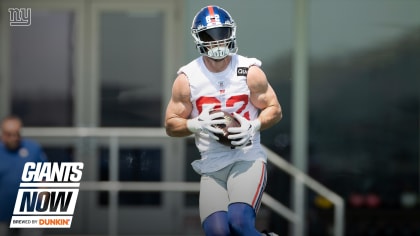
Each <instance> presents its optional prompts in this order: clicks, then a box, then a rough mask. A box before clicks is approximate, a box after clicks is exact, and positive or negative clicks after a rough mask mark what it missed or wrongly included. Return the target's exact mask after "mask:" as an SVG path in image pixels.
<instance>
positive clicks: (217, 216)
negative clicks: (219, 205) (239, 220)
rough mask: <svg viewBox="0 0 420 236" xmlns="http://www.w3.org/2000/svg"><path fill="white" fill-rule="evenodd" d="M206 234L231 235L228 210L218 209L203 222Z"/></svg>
mask: <svg viewBox="0 0 420 236" xmlns="http://www.w3.org/2000/svg"><path fill="white" fill-rule="evenodd" d="M203 229H204V233H205V234H206V236H229V235H230V230H229V224H228V215H227V212H226V211H218V212H215V213H213V214H211V215H209V216H208V217H207V218H206V219H205V220H204V222H203Z"/></svg>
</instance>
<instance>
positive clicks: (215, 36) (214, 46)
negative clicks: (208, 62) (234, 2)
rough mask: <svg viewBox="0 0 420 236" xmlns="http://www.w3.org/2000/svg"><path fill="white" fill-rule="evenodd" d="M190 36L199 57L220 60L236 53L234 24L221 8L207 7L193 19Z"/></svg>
mask: <svg viewBox="0 0 420 236" xmlns="http://www.w3.org/2000/svg"><path fill="white" fill-rule="evenodd" d="M191 34H192V36H193V38H194V42H195V44H196V46H197V50H198V52H199V53H200V54H201V55H204V56H207V57H210V58H212V59H215V60H220V59H223V58H225V57H227V56H228V55H230V54H235V53H236V52H237V51H238V47H237V46H236V24H235V21H234V20H233V19H232V17H231V16H230V14H229V13H228V12H227V11H226V10H224V9H223V8H221V7H218V6H214V5H213V6H207V7H204V8H202V9H201V10H200V11H199V12H198V13H197V14H196V15H195V17H194V20H193V22H192V26H191Z"/></svg>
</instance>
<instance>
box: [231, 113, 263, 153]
mask: <svg viewBox="0 0 420 236" xmlns="http://www.w3.org/2000/svg"><path fill="white" fill-rule="evenodd" d="M233 116H234V117H235V118H236V119H237V120H238V121H239V123H240V124H241V127H231V128H228V131H229V133H231V135H229V136H228V139H231V140H232V142H231V144H232V145H233V146H237V147H243V146H246V145H247V144H248V142H249V140H250V139H251V138H252V137H253V136H254V135H255V133H256V132H258V130H260V128H261V121H260V120H258V119H255V120H252V121H249V120H247V119H245V117H243V116H241V115H239V114H238V113H236V112H235V113H233Z"/></svg>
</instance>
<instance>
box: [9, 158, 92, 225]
mask: <svg viewBox="0 0 420 236" xmlns="http://www.w3.org/2000/svg"><path fill="white" fill-rule="evenodd" d="M83 166H84V164H83V163H82V162H62V163H57V162H28V163H26V164H25V167H24V169H23V173H22V182H21V184H20V189H19V191H18V194H17V197H16V203H15V208H14V210H13V217H12V220H11V221H10V228H70V226H71V222H72V219H73V213H74V208H75V206H76V201H77V196H78V194H79V186H80V180H81V179H82V170H83Z"/></svg>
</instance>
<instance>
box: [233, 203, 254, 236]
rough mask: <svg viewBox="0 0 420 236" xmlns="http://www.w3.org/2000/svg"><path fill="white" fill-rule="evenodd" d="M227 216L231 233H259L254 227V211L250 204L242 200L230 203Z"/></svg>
mask: <svg viewBox="0 0 420 236" xmlns="http://www.w3.org/2000/svg"><path fill="white" fill-rule="evenodd" d="M227 217H228V220H229V226H230V230H231V232H232V235H256V236H257V235H258V236H260V235H261V233H260V232H258V230H257V229H256V228H255V211H254V209H253V208H252V207H251V206H250V205H248V204H246V203H242V202H237V203H232V204H230V205H229V208H228V214H227Z"/></svg>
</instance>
